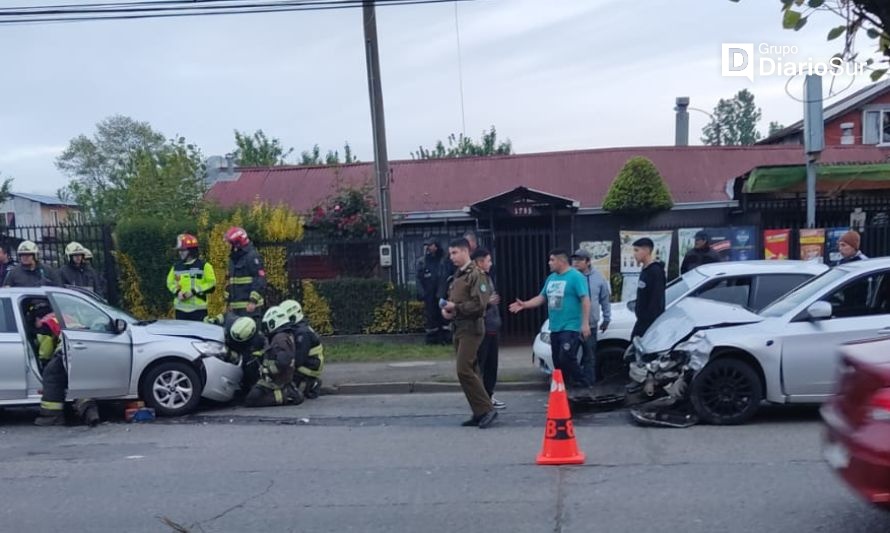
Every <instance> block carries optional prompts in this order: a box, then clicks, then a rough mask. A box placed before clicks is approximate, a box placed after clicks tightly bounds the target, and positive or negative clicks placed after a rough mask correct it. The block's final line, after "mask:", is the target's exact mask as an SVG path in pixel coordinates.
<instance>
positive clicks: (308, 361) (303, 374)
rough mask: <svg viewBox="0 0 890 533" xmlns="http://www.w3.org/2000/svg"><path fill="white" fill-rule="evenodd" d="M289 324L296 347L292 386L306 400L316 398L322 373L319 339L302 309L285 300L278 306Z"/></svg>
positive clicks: (321, 351)
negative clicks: (295, 369) (295, 368)
mask: <svg viewBox="0 0 890 533" xmlns="http://www.w3.org/2000/svg"><path fill="white" fill-rule="evenodd" d="M278 307H279V308H280V309H281V310H282V311H284V314H285V315H287V319H288V321H289V322H290V326H289V329H290V330H291V331H292V332H293V335H294V341H295V342H296V345H297V358H296V363H295V364H296V367H297V371H296V372H295V373H294V386H295V387H296V388H297V390H299V391H300V392H302V393H303V396H305V397H306V398H309V399H310V400H311V399H315V398H318V394H319V392H320V391H321V379H320V378H321V373H322V371H324V347H323V346H322V345H321V337H319V336H318V333H316V332H315V330H314V329H312V327H311V326H310V325H309V320H307V319H306V318H305V317H304V316H303V307H302V306H301V305H300V302H298V301H296V300H285V301H283V302H281V304H280V305H279V306H278Z"/></svg>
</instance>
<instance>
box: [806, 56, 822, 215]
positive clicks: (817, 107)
mask: <svg viewBox="0 0 890 533" xmlns="http://www.w3.org/2000/svg"><path fill="white" fill-rule="evenodd" d="M803 94H804V103H803V144H804V153H805V154H806V158H807V227H808V228H814V227H816V174H817V173H818V161H819V156H820V155H821V153H822V149H823V148H824V147H825V119H824V117H823V114H822V76H818V75H816V74H809V75H807V77H806V78H804V86H803Z"/></svg>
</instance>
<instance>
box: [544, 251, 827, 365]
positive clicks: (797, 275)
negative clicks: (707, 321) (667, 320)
mask: <svg viewBox="0 0 890 533" xmlns="http://www.w3.org/2000/svg"><path fill="white" fill-rule="evenodd" d="M826 270H828V267H827V266H825V265H823V264H822V263H818V262H813V261H734V262H725V263H713V264H708V265H702V266H700V267H698V268H696V269H693V270H690V271H689V272H687V273H686V274H683V275H682V276H680V277H678V278H675V279H674V280H673V281H671V282H670V283H669V284H668V285H667V288H666V289H665V307H666V308H668V309H669V308H670V307H671V306H673V305H674V304H676V303H677V302H679V301H681V300H682V299H683V298H687V297H690V296H695V297H698V298H707V299H710V300H717V301H723V302H734V303H738V304H741V305H744V306H746V307H748V308H750V309H753V310H759V309H762V308H764V307H766V306H767V305H768V304H770V303H772V302H773V301H774V300H775V299H776V298H778V297H779V296H782V295H783V294H785V293H787V292H788V291H790V290H791V289H793V288H795V287H797V286H798V285H800V284H801V283H803V282H805V281H807V280H808V279H810V278H812V277H814V276H817V275H819V274H821V273H822V272H825V271H826ZM635 303H636V302H635V301H634V300H630V301H628V302H617V303H613V304H612V322H611V323H610V324H609V329H607V330H606V331H605V332H598V333H597V353H596V355H597V358H598V364H602V365H604V366H605V368H606V369H607V370H606V371H605V373H607V374H614V373H624V371H625V370H626V366H625V365H624V364H623V363H622V360H623V357H624V352H625V351H626V350H627V347H628V345H630V333H631V331H632V330H633V327H634V323H635V322H636V320H637V319H636V316H635V315H634V312H633V308H634V304H635ZM600 323H602V318H600ZM532 353H533V355H532V362H533V363H534V364H535V365H536V366H537V367H538V368H540V369H541V371H542V372H544V373H545V374H549V373H550V372H552V371H553V359H552V357H551V353H550V321H549V320H547V321H545V322H544V325H543V326H541V331H540V333H539V334H538V335H537V336H536V337H535V342H534V346H533V348H532ZM579 357H580V354H579Z"/></svg>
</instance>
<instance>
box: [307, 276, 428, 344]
mask: <svg viewBox="0 0 890 533" xmlns="http://www.w3.org/2000/svg"><path fill="white" fill-rule="evenodd" d="M299 289H300V294H298V295H297V296H298V299H299V300H300V301H301V303H302V304H303V311H304V313H305V314H306V316H307V318H308V319H309V322H310V324H312V327H313V328H315V329H316V331H318V332H319V333H322V334H337V335H358V334H374V333H405V332H418V331H423V303H422V302H417V301H413V299H412V295H411V292H410V290H408V289H403V288H397V287H395V286H393V284H392V283H389V282H387V281H383V280H379V279H360V278H339V279H333V280H321V281H309V280H304V281H303V282H302V283H301V286H300V288H299Z"/></svg>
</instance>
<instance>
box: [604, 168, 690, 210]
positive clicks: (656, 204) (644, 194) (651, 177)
mask: <svg viewBox="0 0 890 533" xmlns="http://www.w3.org/2000/svg"><path fill="white" fill-rule="evenodd" d="M673 206H674V201H673V200H672V199H671V193H670V191H668V188H667V185H665V183H664V179H663V178H662V177H661V174H659V173H658V168H656V167H655V164H654V163H652V161H650V160H649V159H647V158H645V157H640V156H637V157H632V158H630V159H629V160H628V161H627V163H625V165H624V167H623V168H622V169H621V172H619V173H618V176H616V177H615V180H614V181H613V182H612V185H611V186H610V187H609V192H608V193H606V199H605V200H603V209H605V210H606V211H610V212H612V213H651V212H654V211H664V210H667V209H670V208H672V207H673Z"/></svg>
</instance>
